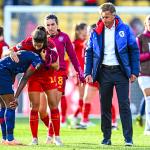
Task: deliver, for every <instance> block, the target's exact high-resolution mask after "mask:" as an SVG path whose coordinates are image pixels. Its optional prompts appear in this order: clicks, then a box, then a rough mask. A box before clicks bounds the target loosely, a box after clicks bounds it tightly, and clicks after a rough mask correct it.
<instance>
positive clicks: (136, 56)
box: [127, 27, 140, 79]
mask: <svg viewBox="0 0 150 150" xmlns="http://www.w3.org/2000/svg"><path fill="white" fill-rule="evenodd" d="M127 32H128V36H127V38H128V52H129V59H130V66H131V74H132V75H131V78H132V76H133V75H134V76H136V77H137V76H138V75H139V71H140V50H139V48H138V45H137V42H136V39H135V36H134V34H133V32H132V31H131V29H130V28H129V27H128V31H127ZM134 79H135V78H134Z"/></svg>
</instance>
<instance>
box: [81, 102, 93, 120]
mask: <svg viewBox="0 0 150 150" xmlns="http://www.w3.org/2000/svg"><path fill="white" fill-rule="evenodd" d="M90 110H91V104H90V103H85V104H84V106H83V119H82V120H83V122H88V121H89V113H90Z"/></svg>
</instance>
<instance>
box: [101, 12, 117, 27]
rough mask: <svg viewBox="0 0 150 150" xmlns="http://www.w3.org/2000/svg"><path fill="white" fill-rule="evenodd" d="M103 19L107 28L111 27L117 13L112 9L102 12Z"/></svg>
mask: <svg viewBox="0 0 150 150" xmlns="http://www.w3.org/2000/svg"><path fill="white" fill-rule="evenodd" d="M101 19H102V21H103V23H104V25H105V26H106V27H107V28H111V27H112V25H113V23H114V19H115V15H114V14H112V13H111V12H110V11H105V12H101Z"/></svg>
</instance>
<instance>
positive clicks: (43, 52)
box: [40, 49, 46, 61]
mask: <svg viewBox="0 0 150 150" xmlns="http://www.w3.org/2000/svg"><path fill="white" fill-rule="evenodd" d="M40 55H41V57H42V59H43V60H44V61H45V59H46V58H45V56H46V51H45V50H44V49H42V51H41V53H40Z"/></svg>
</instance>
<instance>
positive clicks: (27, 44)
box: [13, 37, 35, 51]
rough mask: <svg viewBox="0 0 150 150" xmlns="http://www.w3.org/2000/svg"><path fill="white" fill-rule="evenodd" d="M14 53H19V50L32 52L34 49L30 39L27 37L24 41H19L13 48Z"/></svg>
mask: <svg viewBox="0 0 150 150" xmlns="http://www.w3.org/2000/svg"><path fill="white" fill-rule="evenodd" d="M13 49H14V51H19V50H29V51H33V50H34V49H35V48H34V47H33V44H32V37H28V38H26V39H25V40H23V41H21V42H20V43H18V44H17V45H15V46H14V47H13Z"/></svg>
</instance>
